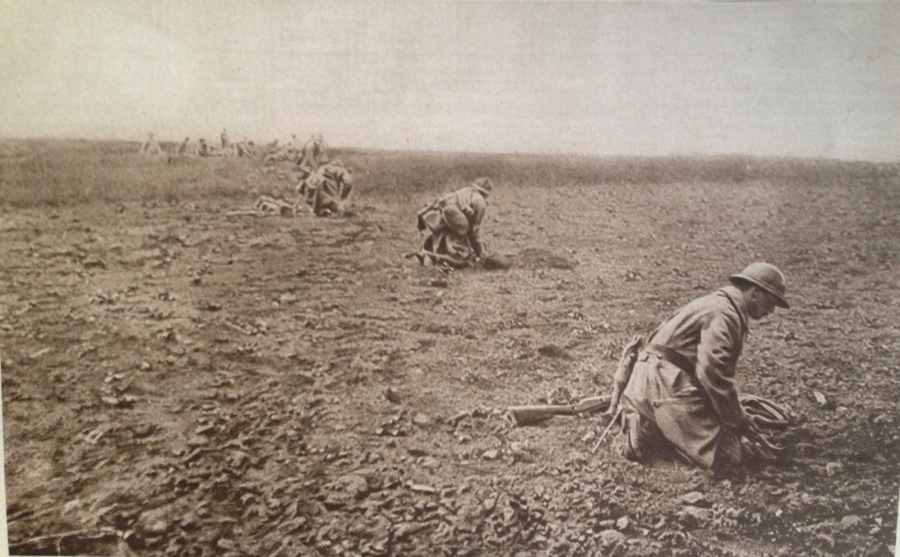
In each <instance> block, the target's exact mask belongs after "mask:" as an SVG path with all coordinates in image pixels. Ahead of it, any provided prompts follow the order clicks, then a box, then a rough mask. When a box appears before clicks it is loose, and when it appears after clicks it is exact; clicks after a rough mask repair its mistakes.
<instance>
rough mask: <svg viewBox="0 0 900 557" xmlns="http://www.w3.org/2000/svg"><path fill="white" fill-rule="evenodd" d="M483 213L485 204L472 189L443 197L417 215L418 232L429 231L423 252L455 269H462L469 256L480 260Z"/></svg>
mask: <svg viewBox="0 0 900 557" xmlns="http://www.w3.org/2000/svg"><path fill="white" fill-rule="evenodd" d="M486 213H487V200H486V199H485V198H484V196H483V195H482V194H481V193H480V192H479V191H478V190H477V189H475V187H473V186H467V187H464V188H462V189H460V190H457V191H455V192H453V193H451V194H449V195H447V196H444V197H442V198H441V199H439V200H438V201H436V202H435V203H433V204H432V205H430V206H429V207H426V208H425V209H423V210H422V211H421V212H419V215H418V228H419V230H421V231H423V232H424V231H425V230H428V231H429V235H428V237H426V238H425V241H424V243H423V245H422V251H423V252H425V253H427V254H429V255H430V256H431V257H432V259H434V260H437V261H439V262H446V263H449V264H451V265H454V266H464V265H465V264H466V263H467V261H468V259H469V255H470V254H471V253H474V254H475V255H476V256H477V257H483V256H484V244H483V243H482V241H481V223H482V222H483V221H484V216H485V214H486Z"/></svg>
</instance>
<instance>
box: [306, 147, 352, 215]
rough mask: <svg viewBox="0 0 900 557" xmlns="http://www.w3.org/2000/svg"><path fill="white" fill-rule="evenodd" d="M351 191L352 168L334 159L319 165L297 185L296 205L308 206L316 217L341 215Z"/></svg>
mask: <svg viewBox="0 0 900 557" xmlns="http://www.w3.org/2000/svg"><path fill="white" fill-rule="evenodd" d="M352 191H353V171H352V169H351V168H345V167H344V163H342V162H341V161H339V160H335V161H333V162H330V163H328V164H326V165H324V166H320V167H319V169H318V170H316V171H315V172H314V173H313V174H312V175H310V176H309V177H307V178H305V179H303V180H302V181H301V182H300V184H298V185H297V195H298V196H299V200H298V205H306V206H310V207H311V208H312V212H313V214H315V215H316V216H317V217H327V216H330V215H343V214H344V212H345V207H344V204H345V203H346V202H347V199H348V198H349V197H350V193H351V192H352Z"/></svg>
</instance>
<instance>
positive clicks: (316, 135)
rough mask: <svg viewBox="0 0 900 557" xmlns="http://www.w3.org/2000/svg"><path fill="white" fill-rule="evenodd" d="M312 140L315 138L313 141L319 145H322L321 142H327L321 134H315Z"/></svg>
mask: <svg viewBox="0 0 900 557" xmlns="http://www.w3.org/2000/svg"><path fill="white" fill-rule="evenodd" d="M312 138H313V141H315V142H317V143H321V142H323V141H325V138H324V137H322V134H320V133H314V134H313V136H312Z"/></svg>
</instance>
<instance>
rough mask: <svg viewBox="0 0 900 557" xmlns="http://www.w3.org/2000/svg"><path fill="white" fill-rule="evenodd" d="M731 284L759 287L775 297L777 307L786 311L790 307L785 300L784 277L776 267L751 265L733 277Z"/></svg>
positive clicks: (766, 264) (761, 264)
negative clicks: (743, 283)
mask: <svg viewBox="0 0 900 557" xmlns="http://www.w3.org/2000/svg"><path fill="white" fill-rule="evenodd" d="M731 282H746V283H750V284H753V285H755V286H758V287H760V288H762V289H763V290H765V291H766V292H768V293H769V294H771V295H772V296H775V300H777V302H776V305H778V306H779V307H783V308H785V309H787V308H789V307H790V305H788V302H787V300H786V299H785V298H784V295H785V290H786V288H785V285H784V275H783V274H782V273H781V271H779V270H778V267H776V266H775V265H771V264H769V263H761V262H758V263H751V264H749V265H747V266H746V267H745V268H744V270H743V271H741V272H740V273H738V274H736V275H732V276H731Z"/></svg>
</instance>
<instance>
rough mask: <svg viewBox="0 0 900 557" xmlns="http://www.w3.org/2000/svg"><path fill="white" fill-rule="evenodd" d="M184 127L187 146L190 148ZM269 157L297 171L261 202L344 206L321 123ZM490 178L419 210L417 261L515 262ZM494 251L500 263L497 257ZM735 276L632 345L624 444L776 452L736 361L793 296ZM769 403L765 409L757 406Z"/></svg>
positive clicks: (632, 452) (733, 462)
mask: <svg viewBox="0 0 900 557" xmlns="http://www.w3.org/2000/svg"><path fill="white" fill-rule="evenodd" d="M187 145H188V139H187V138H186V139H185V142H184V143H183V144H182V146H181V147H180V148H179V153H186V152H189V150H188V147H187ZM252 147H253V144H252V142H246V141H245V142H241V143H236V144H235V143H232V142H231V141H230V140H229V138H228V134H227V132H226V131H225V130H224V129H223V130H222V135H221V146H220V147H211V146H209V145H208V144H207V143H206V141H205V140H203V139H201V140H200V148H199V149H198V151H197V154H199V155H200V156H234V155H237V156H242V155H244V154H249V153H255V151H254V150H253V149H252ZM141 152H142V153H146V154H149V155H152V154H155V153H159V152H162V149H160V147H159V144H158V143H156V141H155V139H154V137H153V134H150V137H149V139H148V142H147V143H145V144H144V145H143V146H142V147H141ZM264 156H265V158H264V160H265V161H267V162H274V161H292V162H294V171H295V172H296V173H297V175H298V176H299V182H298V183H297V186H296V194H297V198H296V201H295V202H293V203H290V202H287V201H285V200H280V199H274V198H270V197H267V196H261V197H260V198H259V199H258V200H257V201H256V203H255V204H254V209H255V210H257V211H260V212H265V213H274V214H281V215H293V214H296V212H297V210H298V209H301V208H302V209H305V210H306V211H308V212H311V213H313V214H314V215H316V216H320V217H328V216H341V215H344V214H345V203H346V202H347V200H348V198H349V197H350V194H351V192H352V191H353V185H354V184H353V173H352V169H351V168H349V167H347V166H345V165H344V164H343V163H342V162H341V161H340V160H329V157H328V148H327V145H326V144H325V141H324V139H323V137H322V136H321V135H319V134H314V135H313V136H312V137H311V138H310V140H309V141H307V142H306V143H305V144H304V145H303V147H302V148H298V147H297V142H296V136H294V137H293V138H292V139H291V140H290V141H288V142H286V143H284V144H281V143H279V142H278V141H275V142H273V143H272V144H270V145H269V146H268V147H267V149H266V151H265V155H264ZM493 188H494V184H493V182H492V181H491V179H490V178H487V177H482V178H477V179H476V180H474V182H473V183H472V184H471V185H470V186H466V187H463V188H461V189H459V190H457V191H454V192H452V193H449V194H447V195H444V196H442V197H440V198H439V199H437V200H436V201H434V202H433V203H431V204H429V205H428V206H426V207H424V208H423V209H422V210H420V211H419V212H418V213H417V215H416V226H417V228H418V230H419V231H420V232H421V233H422V235H423V240H422V244H421V246H420V248H419V249H418V251H415V252H412V253H410V254H408V255H407V258H410V259H411V258H412V257H415V258H416V259H417V260H418V262H419V264H420V265H423V266H427V265H432V266H436V267H440V268H442V269H450V268H456V269H459V268H466V267H474V266H478V265H479V264H480V265H482V266H483V267H484V268H486V269H489V268H508V267H509V264H510V263H509V261H508V260H505V259H504V258H503V256H497V255H496V254H493V255H492V254H489V253H488V250H487V249H486V247H485V243H484V241H483V240H482V237H481V225H482V222H483V221H484V218H485V214H486V212H487V208H488V201H487V200H488V197H489V195H490V194H491V192H492V191H493ZM492 263H493V265H492ZM730 283H731V284H729V285H727V286H724V287H722V288H720V289H719V290H717V291H715V292H713V293H710V294H708V295H706V296H704V297H701V298H698V299H697V300H694V301H693V302H691V303H689V304H687V305H685V306H684V307H683V308H682V309H680V310H679V311H677V312H676V313H675V314H673V315H672V316H671V317H670V318H669V319H667V320H666V321H664V322H663V323H662V324H661V325H660V326H659V327H657V328H656V329H655V330H654V331H653V332H651V333H649V335H647V337H646V338H644V337H636V339H635V341H633V342H632V343H631V344H629V345H628V347H626V350H625V352H624V353H623V358H622V361H621V362H620V366H619V370H618V371H617V373H616V377H615V378H614V379H615V380H614V385H615V386H614V392H613V394H612V395H611V397H610V412H611V413H613V412H615V417H614V418H613V421H614V422H615V421H617V420H618V418H619V415H620V414H621V422H620V427H621V429H622V432H623V433H624V434H625V435H624V441H623V445H622V446H623V449H622V452H623V455H624V456H625V457H626V458H628V459H631V460H635V461H639V462H648V461H651V460H655V459H657V458H660V457H663V458H672V457H674V458H679V459H682V460H686V461H689V462H692V463H694V464H696V465H698V466H700V467H701V468H706V469H711V470H713V471H714V472H716V473H722V474H725V473H727V472H728V471H729V470H732V469H735V468H736V467H739V466H740V465H741V464H742V462H743V461H744V460H745V459H747V458H769V459H771V458H773V455H777V453H778V452H779V451H780V449H781V447H778V446H776V445H773V444H771V443H770V442H769V441H768V439H769V437H768V434H767V432H768V431H771V429H772V428H773V427H776V428H777V427H783V426H784V425H785V424H784V421H785V420H782V419H781V418H783V417H784V416H786V415H788V414H789V411H788V410H787V409H784V408H782V407H780V406H779V405H777V404H775V403H773V402H771V401H766V400H764V399H760V398H758V397H753V398H752V399H751V398H748V397H746V396H743V395H739V393H738V390H737V387H736V385H735V370H736V366H737V362H738V360H739V358H740V356H741V352H742V349H743V345H744V340H745V339H746V337H747V334H748V331H749V322H750V321H751V320H758V319H762V318H764V317H766V316H768V315H769V314H771V313H772V312H773V311H774V309H775V307H781V308H787V307H788V302H787V300H786V298H785V293H786V287H785V280H784V275H783V274H782V273H781V271H780V270H779V269H778V268H776V267H775V266H773V265H770V264H768V263H763V262H756V263H753V264H751V265H749V266H747V267H746V268H745V269H744V270H743V271H742V272H741V273H738V274H735V275H732V276H731V277H730ZM760 408H762V410H760Z"/></svg>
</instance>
